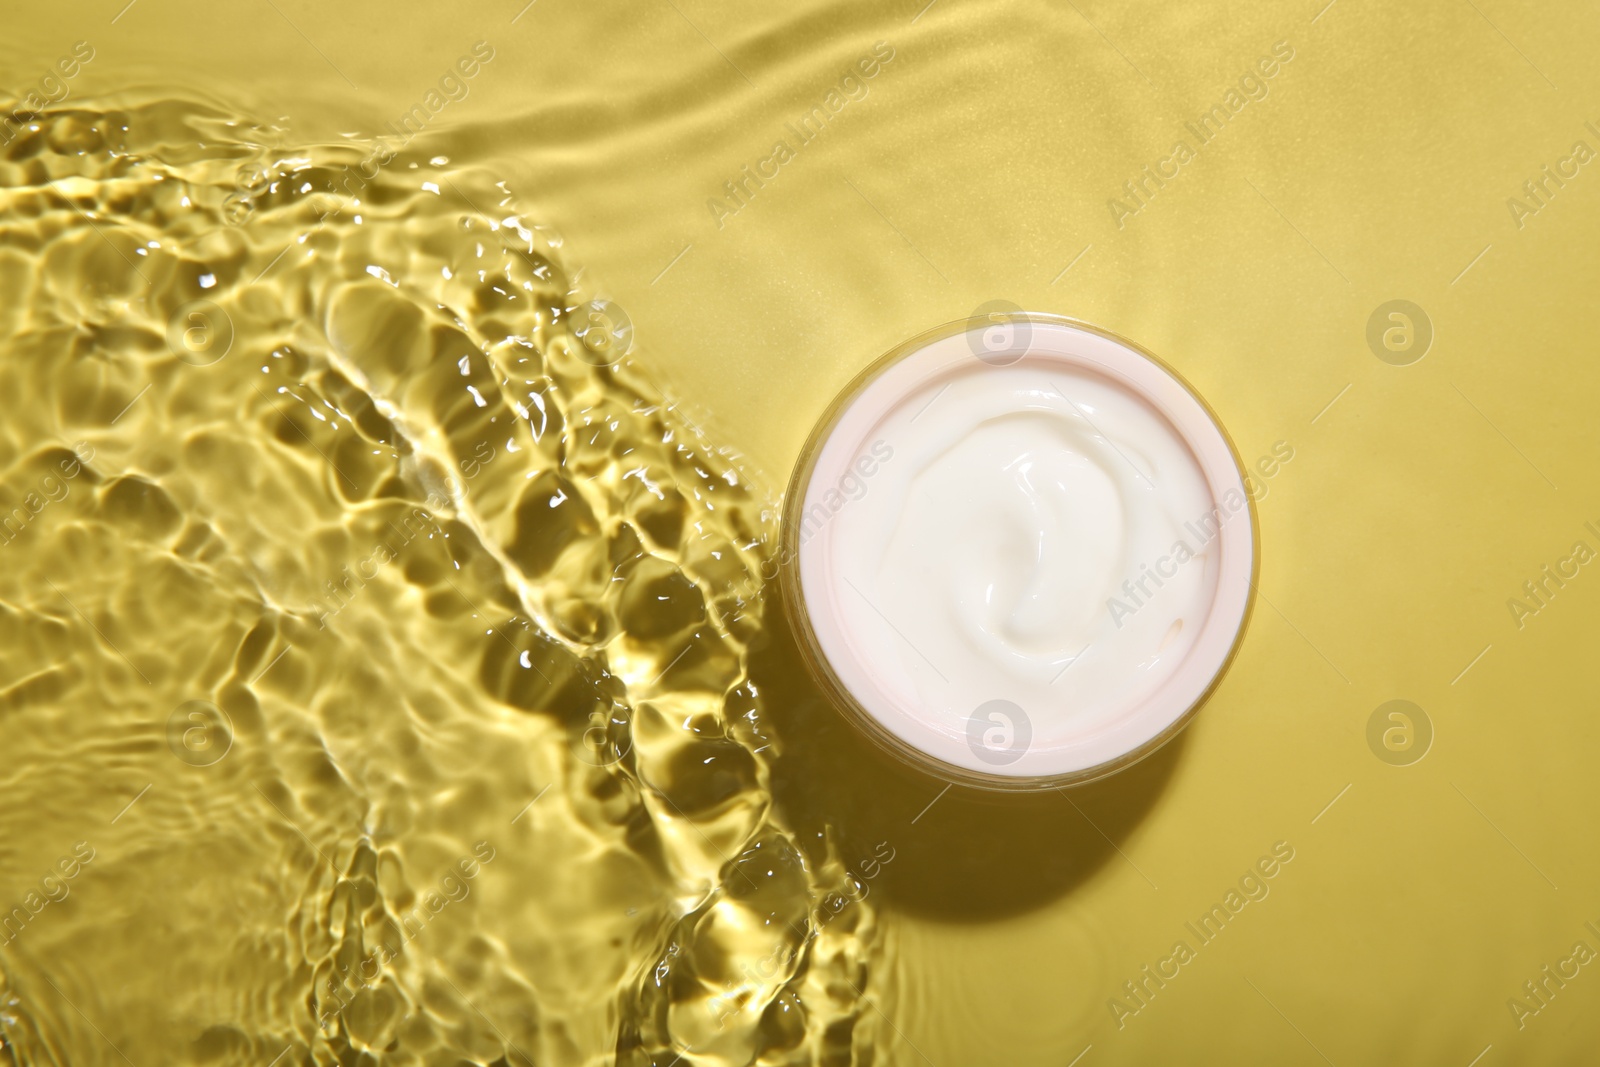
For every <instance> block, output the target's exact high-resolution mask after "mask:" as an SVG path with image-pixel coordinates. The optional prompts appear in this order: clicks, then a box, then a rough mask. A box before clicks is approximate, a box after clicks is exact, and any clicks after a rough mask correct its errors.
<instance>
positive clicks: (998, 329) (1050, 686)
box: [780, 309, 1257, 790]
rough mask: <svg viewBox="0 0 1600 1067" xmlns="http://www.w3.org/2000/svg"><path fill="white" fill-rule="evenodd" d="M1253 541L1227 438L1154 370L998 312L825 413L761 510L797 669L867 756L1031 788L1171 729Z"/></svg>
mask: <svg viewBox="0 0 1600 1067" xmlns="http://www.w3.org/2000/svg"><path fill="white" fill-rule="evenodd" d="M983 310H984V309H980V311H983ZM1256 540H1257V539H1256V529H1255V519H1254V512H1253V511H1252V506H1251V500H1250V495H1249V493H1248V492H1247V490H1246V486H1245V480H1244V476H1243V474H1242V473H1241V470H1240V465H1239V463H1238V460H1237V457H1236V456H1235V453H1234V450H1233V448H1232V445H1231V444H1230V443H1229V441H1228V438H1227V437H1226V435H1225V434H1224V433H1223V431H1222V429H1221V427H1220V426H1219V424H1218V422H1217V420H1216V419H1215V418H1214V417H1213V415H1212V414H1211V412H1210V411H1209V409H1208V408H1207V407H1206V406H1205V404H1204V403H1203V402H1202V401H1201V400H1200V399H1199V397H1198V396H1197V395H1196V394H1195V393H1194V392H1193V391H1192V390H1191V389H1190V388H1189V387H1188V386H1187V385H1186V384H1185V383H1184V382H1183V381H1181V380H1180V379H1179V378H1178V377H1177V375H1176V374H1174V373H1173V372H1172V371H1171V370H1170V369H1168V368H1167V367H1165V366H1164V365H1163V364H1161V363H1160V362H1159V361H1158V360H1156V359H1155V358H1154V357H1153V356H1151V355H1149V354H1147V353H1145V352H1143V351H1142V350H1140V349H1138V348H1136V347H1135V346H1134V345H1132V344H1130V343H1129V342H1127V341H1124V340H1122V339H1120V338H1118V337H1115V336H1113V335H1111V334H1109V333H1106V332H1104V331H1101V330H1097V329H1095V328H1093V327H1090V326H1087V325H1084V324H1082V323H1078V322H1074V321H1071V320H1069V319H1065V318H1061V317H1057V316H1053V315H1042V314H1032V313H1024V312H1020V311H1009V310H1001V311H995V312H993V313H985V314H980V315H976V316H975V317H974V318H973V319H972V320H969V321H966V322H960V323H953V324H951V325H949V326H945V327H942V328H940V329H937V330H933V331H931V332H929V333H926V334H924V335H922V336H920V337H917V338H914V339H912V340H911V341H908V342H907V343H905V344H904V345H902V346H900V347H899V348H897V349H895V350H894V351H892V352H890V353H889V354H888V355H886V356H884V357H883V358H882V359H881V360H879V361H878V362H877V363H875V364H874V365H873V366H871V367H870V368H868V369H867V370H866V371H865V372H864V373H863V374H861V375H860V376H859V377H858V378H857V379H856V380H855V381H854V382H853V383H852V384H851V385H850V386H849V387H848V388H847V389H846V390H845V391H844V392H843V393H842V394H841V395H840V396H839V398H838V399H837V400H836V401H835V402H834V404H833V406H832V407H831V408H830V409H829V410H828V412H827V413H826V414H825V415H824V417H823V418H822V420H821V421H820V422H819V424H818V426H817V428H816V430H815V431H814V432H813V434H812V437H811V440H810V442H809V443H808V445H807V447H806V450H805V453H804V455H803V458H802V460H801V463H800V465H799V468H798V469H797V470H796V472H795V475H794V479H793V481H792V483H791V484H790V487H789V492H788V495H787V497H786V499H785V514H784V524H783V546H782V547H783V550H782V553H781V556H780V561H781V580H782V587H783V598H784V606H785V610H786V611H787V612H788V613H789V616H790V619H791V621H792V623H793V624H794V629H795V633H796V635H797V637H798V639H799V643H800V646H801V650H802V653H803V655H804V657H805V659H806V661H807V663H808V666H809V667H810V669H811V671H812V674H813V675H814V677H816V679H817V680H818V682H819V683H820V684H821V685H822V687H823V689H824V690H825V691H826V692H827V693H828V694H829V696H830V697H831V698H832V700H833V701H834V703H835V704H836V705H838V706H839V707H840V708H841V709H842V710H843V711H844V713H845V714H846V715H847V716H848V717H849V718H851V719H852V720H854V722H855V723H856V724H857V725H858V726H859V727H861V728H862V729H863V730H864V731H865V732H866V733H867V735H868V736H869V737H871V738H872V739H873V740H874V741H876V742H878V743H879V744H880V745H882V746H884V747H885V748H887V749H888V750H889V751H890V752H892V753H894V754H896V755H897V756H899V757H900V758H901V759H903V760H905V761H907V762H909V763H911V764H913V765H916V766H919V767H921V768H923V769H925V770H927V771H929V772H931V773H933V774H936V775H938V776H940V777H942V778H945V779H946V780H951V781H959V782H963V783H965V784H969V785H974V786H980V787H987V788H991V789H1007V790H1020V789H1033V788H1039V787H1050V786H1058V785H1063V784H1068V783H1073V782H1083V781H1089V780H1091V779H1094V778H1098V777H1102V776H1104V775H1107V774H1110V773H1112V772H1113V771H1115V770H1118V769H1120V768H1121V767H1124V766H1127V765H1128V764H1131V763H1133V762H1135V761H1137V760H1139V759H1140V758H1142V757H1144V756H1146V755H1148V754H1149V753H1150V752H1152V751H1154V750H1155V749H1156V748H1158V747H1159V746H1160V745H1161V744H1162V743H1164V742H1165V741H1167V740H1168V739H1170V738H1171V737H1172V736H1173V735H1175V734H1176V733H1177V732H1178V731H1179V730H1180V729H1181V728H1182V727H1183V725H1184V724H1185V723H1186V722H1187V721H1188V719H1189V717H1190V716H1191V715H1192V714H1193V713H1194V711H1195V710H1196V709H1197V708H1198V706H1199V705H1200V703H1201V702H1202V701H1203V700H1204V699H1205V697H1206V696H1207V694H1208V693H1209V692H1210V691H1211V689H1212V687H1213V686H1215V684H1216V683H1217V680H1218V679H1219V677H1220V676H1221V674H1222V672H1223V670H1224V668H1225V667H1226V666H1227V664H1228V661H1229V660H1230V658H1231V657H1232V655H1233V651H1234V649H1235V647H1236V646H1237V644H1238V641H1239V637H1240V634H1241V632H1242V630H1243V626H1244V622H1245V618H1246V616H1247V613H1248V610H1249V607H1250V603H1251V593H1252V589H1253V581H1254V573H1255V566H1256Z"/></svg>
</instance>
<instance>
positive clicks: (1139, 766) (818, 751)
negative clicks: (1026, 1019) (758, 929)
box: [750, 597, 1186, 923]
mask: <svg viewBox="0 0 1600 1067" xmlns="http://www.w3.org/2000/svg"><path fill="white" fill-rule="evenodd" d="M762 621H763V625H762V633H763V639H762V641H761V642H760V643H758V644H757V645H756V646H755V647H753V648H752V650H751V656H750V677H751V681H752V682H753V683H754V685H755V687H756V688H757V689H758V691H763V692H766V693H769V694H775V696H774V698H773V699H772V702H771V706H770V715H771V717H772V719H773V722H774V725H775V726H776V728H777V733H778V736H780V737H782V738H783V739H784V747H783V753H782V755H781V757H780V758H779V759H777V760H776V761H775V762H774V765H773V769H772V781H771V789H772V795H773V799H774V803H775V804H776V806H777V809H778V814H779V817H780V820H781V821H782V822H783V823H784V824H785V825H787V826H788V827H790V828H791V830H792V831H793V833H794V835H795V837H796V839H797V840H798V841H799V842H800V843H801V845H802V847H804V848H805V849H807V850H808V852H809V853H810V855H811V858H812V860H813V861H815V862H821V860H822V858H823V856H824V855H825V851H826V848H827V844H828V838H829V835H830V834H831V835H832V838H833V844H834V847H835V849H836V850H837V851H838V852H839V853H840V854H841V855H842V856H844V857H846V858H847V859H848V858H851V857H861V860H860V862H858V863H856V864H854V865H853V870H854V874H855V878H856V880H857V881H858V883H860V884H861V887H862V891H863V892H864V893H873V894H879V895H880V897H879V901H880V903H886V904H888V905H890V906H892V907H894V908H896V909H900V910H904V911H906V912H909V913H913V914H917V915H921V916H925V917H928V918H933V919H939V920H944V921H947V922H967V923H982V922H989V921H994V920H998V919H1004V918H1007V917H1009V916H1013V915H1018V914H1022V913H1025V912H1028V911H1031V910H1034V909H1037V908H1041V907H1044V906H1046V905H1048V904H1050V903H1051V902H1053V901H1055V900H1058V899H1060V898H1062V897H1064V896H1066V895H1067V894H1069V893H1071V892H1072V891H1073V890H1074V889H1076V888H1077V887H1078V886H1079V885H1081V884H1082V883H1083V882H1084V881H1085V880H1086V879H1088V878H1089V877H1091V876H1092V875H1094V874H1095V872H1097V871H1099V870H1100V868H1101V867H1102V866H1104V864H1105V863H1106V861H1107V860H1109V859H1111V858H1112V857H1113V856H1115V855H1116V847H1115V846H1114V844H1113V842H1115V841H1119V840H1123V839H1125V838H1126V837H1127V835H1128V834H1129V833H1130V832H1131V831H1132V830H1133V829H1134V828H1135V827H1137V826H1138V825H1139V823H1140V822H1142V821H1143V820H1144V818H1145V817H1146V815H1147V814H1148V813H1149V812H1150V811H1151V809H1152V808H1153V807H1154V806H1155V804H1156V801H1157V800H1158V799H1159V798H1160V797H1161V795H1162V793H1164V792H1165V791H1166V788H1167V785H1168V783H1169V781H1170V780H1171V777H1172V772H1173V770H1174V769H1175V768H1176V766H1177V764H1178V761H1179V760H1180V759H1181V758H1182V753H1183V747H1184V745H1185V743H1186V742H1185V737H1186V734H1184V733H1180V734H1179V735H1177V736H1176V737H1175V738H1173V739H1172V740H1171V741H1170V742H1168V743H1167V744H1166V745H1164V746H1162V747H1161V748H1160V749H1158V750H1157V751H1156V752H1154V753H1153V754H1151V755H1150V756H1149V757H1148V758H1146V759H1144V760H1141V761H1140V762H1139V763H1136V764H1134V765H1133V766H1131V767H1128V768H1126V769H1124V770H1122V771H1120V772H1118V773H1117V774H1114V775H1112V776H1111V777H1109V778H1102V779H1100V780H1098V781H1094V782H1090V783H1087V784H1085V785H1078V786H1072V787H1063V788H1059V789H1045V790H1043V791H1041V792H1039V793H994V792H988V791H983V790H975V789H971V788H967V787H964V786H959V785H954V786H953V785H951V784H950V783H949V782H947V781H944V780H941V779H940V778H938V777H935V776H934V775H931V774H927V773H924V772H921V771H919V770H916V769H914V768H912V767H909V766H906V765H904V764H902V763H900V762H898V761H897V760H895V759H894V758H893V757H891V756H890V755H888V754H887V753H885V752H884V751H882V750H881V749H880V748H879V747H878V746H877V745H875V744H874V743H873V742H872V741H870V740H869V739H868V738H867V737H865V736H864V735H863V734H862V733H861V732H860V731H858V730H857V729H856V728H855V727H853V726H852V725H851V724H850V723H849V722H847V721H845V719H844V717H843V715H842V714H841V713H840V712H839V711H838V710H837V709H835V708H834V707H833V706H832V705H831V704H830V702H829V701H828V699H827V697H826V696H825V695H824V694H823V692H822V691H821V689H819V688H818V687H817V685H816V683H815V682H814V681H813V680H812V678H811V675H810V673H809V672H808V671H807V669H806V665H805V662H804V660H803V659H802V658H801V655H800V649H799V646H798V644H797V643H796V640H795V636H794V632H793V630H792V629H791V627H790V625H789V620H788V618H787V616H786V614H785V613H784V611H783V606H782V604H781V602H779V600H778V598H776V597H773V598H769V599H768V600H767V602H766V605H765V608H764V616H763V620H762ZM886 860H887V862H886Z"/></svg>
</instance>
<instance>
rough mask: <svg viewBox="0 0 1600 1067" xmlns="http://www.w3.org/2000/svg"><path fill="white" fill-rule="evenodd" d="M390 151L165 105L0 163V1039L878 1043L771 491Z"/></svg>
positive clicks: (179, 1054)
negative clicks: (785, 605)
mask: <svg viewBox="0 0 1600 1067" xmlns="http://www.w3.org/2000/svg"><path fill="white" fill-rule="evenodd" d="M375 161H376V157H375V156H374V154H373V151H372V149H371V147H370V146H369V145H365V144H356V143H352V144H348V145H331V146H290V147H285V146H284V145H282V144H281V141H280V134H279V132H278V131H276V130H273V129H271V128H265V127H251V126H249V125H248V124H243V123H239V122H236V121H234V120H232V119H230V118H229V117H228V116H226V115H224V114H221V113H218V112H216V111H214V110H211V109H209V108H207V107H202V106H199V105H193V104H189V103H185V102H183V101H177V100H170V99H168V100H160V101H148V102H143V103H130V104H127V105H126V106H123V107H120V108H117V109H103V110H96V109H92V108H89V107H88V106H86V105H78V104H77V103H76V101H74V103H73V105H72V106H65V107H64V108H62V109H60V110H56V111H53V112H48V113H45V114H42V115H40V116H39V117H38V118H37V119H36V121H35V123H34V128H33V129H31V130H30V131H28V132H27V133H26V134H25V135H24V136H22V137H20V138H19V139H17V140H16V141H14V142H12V143H11V144H10V145H9V146H8V147H7V148H6V149H5V150H4V155H3V165H0V174H3V177H4V181H3V182H0V186H3V191H0V205H3V206H0V227H3V238H0V291H3V292H4V293H5V294H6V299H5V301H4V302H3V304H0V336H3V338H4V341H3V347H4V354H3V358H0V398H3V401H0V402H3V404H4V409H5V412H6V419H5V421H4V424H3V426H0V470H3V472H4V474H3V482H0V505H3V507H4V510H5V512H6V515H5V529H4V533H3V535H0V560H3V565H0V679H3V680H4V685H5V688H4V691H3V692H0V731H3V733H0V736H3V754H0V867H3V868H4V869H5V870H6V871H7V872H8V873H9V874H12V875H15V876H16V877H15V879H14V880H13V881H14V883H15V884H19V885H22V886H24V889H21V890H18V891H17V894H16V899H14V900H10V899H8V900H4V901H0V907H3V908H4V909H5V912H6V915H5V924H6V925H5V927H4V929H3V931H0V1033H3V1035H4V1042H3V1048H4V1050H5V1057H7V1058H8V1061H9V1062H15V1063H19V1064H47V1063H50V1064H55V1063H74V1064H82V1063H94V1062H99V1063H111V1062H122V1061H123V1060H124V1059H126V1060H127V1061H129V1062H132V1063H136V1064H139V1065H141V1067H143V1065H145V1064H153V1063H207V1064H222V1063H226V1064H234V1063H237V1064H244V1063H254V1064H266V1063H279V1062H281V1063H284V1064H288V1063H296V1064H304V1063H318V1064H331V1063H349V1064H354V1063H375V1062H382V1063H395V1064H402V1063H419V1064H422V1063H426V1064H441V1065H442V1064H457V1063H463V1062H471V1063H506V1064H525V1063H538V1064H581V1063H599V1062H611V1061H612V1060H613V1059H614V1060H615V1061H616V1062H621V1063H627V1064H643V1063H654V1064H660V1065H666V1064H669V1063H683V1064H746V1063H751V1062H760V1063H814V1062H841V1061H846V1060H849V1059H850V1058H851V1057H852V1055H856V1057H857V1059H858V1061H860V1060H862V1059H864V1058H866V1057H864V1056H862V1055H861V1050H862V1049H864V1048H865V1047H866V1046H867V1045H868V1044H870V1040H869V1038H870V1035H869V1034H868V1031H869V1030H870V1025H869V1024H870V1019H871V1015H870V1013H867V1014H862V1012H863V1009H862V1007H861V1005H862V1003H863V1002H862V1000H861V991H862V990H863V989H864V988H865V984H866V983H867V980H868V974H867V959H868V955H869V953H870V951H871V948H872V945H873V943H874V937H873V933H872V931H873V917H872V914H871V910H870V908H869V907H868V906H867V905H865V904H862V903H857V902H853V901H854V898H855V897H858V896H860V894H859V893H855V892H852V889H853V888H856V887H855V886H854V884H853V883H852V882H851V881H850V878H849V876H848V874H847V872H846V868H845V867H844V865H843V864H842V863H841V862H840V861H839V857H838V856H837V849H835V848H834V847H832V845H831V844H830V842H829V841H827V840H826V835H822V838H820V839H819V840H817V841H812V840H808V842H807V844H806V846H805V847H804V848H801V847H800V845H799V844H798V843H797V840H796V836H795V835H794V834H793V833H791V832H790V831H788V830H786V828H785V827H784V826H783V825H780V822H779V821H778V820H777V819H776V818H775V816H774V815H773V803H772V793H771V787H770V781H769V773H770V765H769V761H770V760H771V758H772V757H773V756H774V754H775V753H776V751H777V750H778V747H779V744H780V742H779V739H778V738H777V736H776V735H775V732H774V730H773V729H772V727H771V725H770V723H769V715H768V709H767V707H766V703H767V696H766V694H765V693H764V692H760V691H758V687H757V686H756V685H755V684H753V683H752V682H751V680H750V676H749V671H748V665H749V659H750V655H751V650H752V647H753V643H754V642H756V641H758V640H759V638H760V636H761V628H762V624H761V621H760V620H761V619H762V618H763V617H764V616H763V595H764V594H763V590H762V583H761V579H760V573H761V564H762V562H763V561H764V560H765V559H767V558H768V553H769V548H770V544H771V537H772V534H773V532H774V515H773V511H772V505H771V503H770V502H769V501H767V500H764V499H762V497H761V496H760V495H759V494H757V493H755V492H753V491H752V490H751V489H750V487H749V486H748V485H747V484H746V481H745V479H744V477H743V476H742V475H741V473H740V471H739V468H738V466H737V465H736V464H735V463H734V462H733V461H732V460H731V459H730V458H729V457H726V456H723V455H719V454H718V453H717V452H716V451H715V450H713V449H711V448H709V447H708V446H707V444H706V443H705V441H704V440H703V439H702V438H701V437H700V435H699V433H698V432H697V430H696V428H695V427H694V426H693V425H691V424H689V423H688V422H686V421H685V420H684V419H683V418H682V417H680V416H679V415H677V414H676V413H675V412H674V410H673V409H672V408H671V407H670V405H668V404H667V403H665V402H664V400H663V398H662V396H661V395H660V393H659V392H658V391H657V390H656V388H655V387H654V386H652V384H651V382H650V380H649V376H648V374H647V373H646V372H645V371H644V370H643V369H641V367H640V365H639V363H638V362H636V357H637V356H638V355H639V354H637V353H635V354H631V355H624V354H623V353H624V350H625V349H626V348H627V347H628V345H629V344H630V341H631V337H630V333H629V330H628V329H627V327H626V323H625V320H624V319H623V318H622V316H621V315H620V313H618V312H616V310H615V309H611V308H607V307H606V306H605V305H590V304H588V303H586V298H585V296H584V294H583V293H582V292H581V291H580V290H581V286H580V284H579V283H578V282H577V280H576V278H575V276H574V275H573V274H572V273H570V272H569V268H568V266H567V265H565V264H563V263H562V261H561V257H560V254H559V251H558V247H559V244H560V238H559V237H558V236H557V235H555V234H554V233H553V231H550V230H548V229H545V228H541V227H539V226H537V225H535V223H534V221H533V220H531V219H528V218H526V217H524V216H523V215H522V213H521V211H520V209H519V207H518V199H517V191H516V190H513V189H510V188H508V187H507V186H506V185H504V184H503V183H499V182H496V181H494V180H493V179H492V178H491V177H489V176H486V175H485V174H482V173H480V172H478V171H477V170H475V168H474V167H473V166H472V165H471V161H470V160H463V159H454V160H451V159H446V158H444V157H443V156H432V155H423V154H407V152H405V151H402V152H401V153H400V154H399V155H397V156H396V157H395V158H393V159H390V160H386V161H383V163H382V165H381V166H376V167H375V166H374V164H375ZM374 169H376V175H375V177H369V174H370V173H371V172H372V171H373V170H374ZM809 836H811V837H815V836H817V835H815V834H812V835H809ZM30 887H31V888H30ZM847 901H852V902H848V903H847ZM858 1024H859V1025H858ZM852 1049H854V1050H856V1051H855V1052H854V1053H853V1052H852ZM275 1057H276V1059H275Z"/></svg>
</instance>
